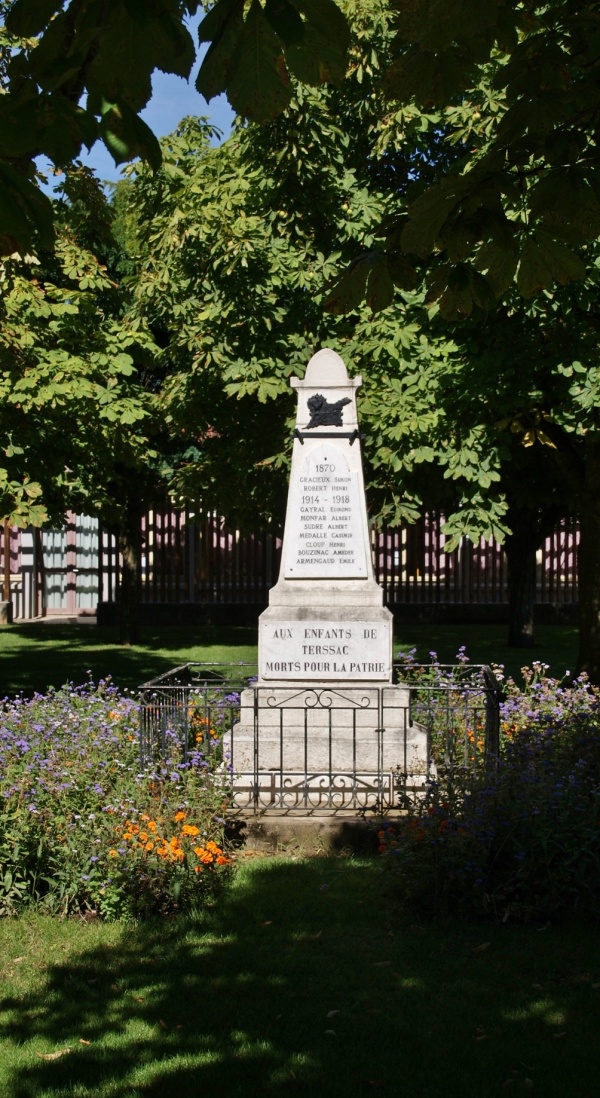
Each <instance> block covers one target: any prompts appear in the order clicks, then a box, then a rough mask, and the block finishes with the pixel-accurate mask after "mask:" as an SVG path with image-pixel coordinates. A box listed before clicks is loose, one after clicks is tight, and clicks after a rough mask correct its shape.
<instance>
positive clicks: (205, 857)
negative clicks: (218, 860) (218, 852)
mask: <svg viewBox="0 0 600 1098" xmlns="http://www.w3.org/2000/svg"><path fill="white" fill-rule="evenodd" d="M200 861H201V862H204V864H205V865H210V863H211V862H212V861H214V855H213V854H211V853H210V850H205V851H204V854H203V855H202V857H201V858H200Z"/></svg>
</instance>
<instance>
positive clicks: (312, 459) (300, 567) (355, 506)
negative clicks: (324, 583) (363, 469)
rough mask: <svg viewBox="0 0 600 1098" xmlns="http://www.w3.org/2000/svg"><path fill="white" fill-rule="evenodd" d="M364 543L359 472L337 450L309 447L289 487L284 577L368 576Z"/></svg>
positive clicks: (352, 577)
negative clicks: (299, 470) (297, 473)
mask: <svg viewBox="0 0 600 1098" xmlns="http://www.w3.org/2000/svg"><path fill="white" fill-rule="evenodd" d="M366 542H367V532H366V531H365V530H364V529H363V523H362V502H361V496H360V488H359V480H358V472H357V470H356V469H351V468H350V467H349V463H348V459H347V458H346V456H345V454H344V453H343V451H342V450H341V449H339V447H337V446H335V445H327V444H325V443H322V444H321V445H319V446H314V447H311V449H310V451H309V453H308V454H307V455H306V458H305V460H304V462H303V465H302V467H301V473H300V475H299V476H297V477H295V479H294V481H293V483H292V485H291V487H290V498H289V503H288V511H287V520H286V555H285V561H284V573H283V574H284V576H285V578H286V579H326V578H341V579H363V578H366V576H367V574H368V573H367V545H366Z"/></svg>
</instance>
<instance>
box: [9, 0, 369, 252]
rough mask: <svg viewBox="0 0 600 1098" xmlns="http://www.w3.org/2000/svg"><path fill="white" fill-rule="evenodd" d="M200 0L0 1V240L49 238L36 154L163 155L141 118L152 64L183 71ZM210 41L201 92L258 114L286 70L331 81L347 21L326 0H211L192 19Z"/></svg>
mask: <svg viewBox="0 0 600 1098" xmlns="http://www.w3.org/2000/svg"><path fill="white" fill-rule="evenodd" d="M203 6H204V5H202V4H201V3H199V0H110V3H106V0H0V16H4V20H3V26H2V27H1V28H0V53H1V60H0V82H1V90H2V94H1V95H0V249H1V252H2V254H11V253H12V252H14V251H17V250H20V251H21V252H23V251H25V250H30V249H31V248H32V246H33V242H34V239H35V240H37V241H39V242H40V243H41V245H42V246H49V245H50V243H51V240H52V207H51V204H50V201H49V200H48V199H47V198H46V196H45V195H43V194H42V192H41V191H40V190H39V188H38V187H37V185H36V181H35V169H34V164H33V161H34V158H35V157H36V156H38V155H39V154H41V153H44V154H45V155H46V156H47V157H48V158H49V159H50V160H51V161H52V162H53V163H54V164H55V165H58V166H61V167H62V166H64V165H66V164H67V163H69V162H70V161H72V160H74V159H75V158H76V157H77V156H78V155H79V153H80V151H81V149H82V147H83V146H84V145H85V146H86V147H87V148H91V146H92V145H93V144H94V142H95V141H96V140H98V139H101V140H103V141H104V143H105V144H106V146H107V147H108V149H109V151H110V152H111V153H112V155H113V157H114V160H115V163H117V164H120V163H123V162H126V161H128V160H132V159H134V158H135V157H142V158H143V159H145V160H146V161H147V162H148V163H149V164H150V165H151V167H153V168H154V169H156V168H158V167H159V165H160V161H161V152H160V146H159V143H158V141H157V139H156V137H155V135H154V134H153V133H152V131H151V130H150V128H149V127H148V126H147V125H146V123H145V122H144V121H143V120H142V119H141V117H140V111H141V110H142V109H143V108H144V107H145V106H146V104H147V102H148V100H149V99H150V96H151V91H152V87H151V77H152V73H153V72H154V71H155V70H156V69H159V70H161V71H163V72H170V73H176V74H177V75H179V76H182V77H186V78H187V77H188V76H189V75H190V72H191V69H192V65H193V63H194V60H195V56H196V49H197V47H196V45H195V43H194V41H193V39H192V37H191V35H190V32H189V30H188V29H187V26H186V18H187V17H189V16H192V15H194V14H195V13H196V12H197V11H198V9H199V8H201V7H203ZM200 43H209V48H208V52H207V53H206V56H205V58H204V61H203V63H202V66H201V68H200V72H199V75H198V79H197V86H198V89H199V91H200V92H202V93H203V94H204V95H205V96H206V97H207V98H209V99H210V98H212V96H214V95H217V94H218V93H219V92H221V91H223V90H225V89H226V90H227V94H228V96H229V99H230V102H231V104H232V106H233V107H234V109H235V110H237V111H238V112H239V113H241V114H243V115H245V116H247V117H255V118H265V117H269V116H271V115H273V114H275V113H277V111H279V110H281V109H283V108H284V107H285V106H286V104H287V103H288V102H289V100H290V96H291V91H290V82H291V77H290V74H291V73H293V74H294V76H296V77H297V78H298V79H300V80H302V81H303V82H304V83H306V84H320V83H322V82H323V81H326V80H334V81H339V80H341V79H342V77H343V76H344V73H345V68H346V51H347V46H348V27H347V24H346V21H345V19H344V17H343V15H342V14H341V12H340V11H339V9H338V8H337V7H336V5H335V3H334V2H333V0H267V2H266V3H265V4H261V3H260V0H251V2H250V3H246V2H245V0H224V2H223V0H218V2H217V3H216V4H215V5H214V6H213V7H212V8H211V10H210V11H209V13H208V15H206V17H205V19H204V20H203V21H202V24H201V28H200Z"/></svg>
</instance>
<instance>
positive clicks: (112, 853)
mask: <svg viewBox="0 0 600 1098" xmlns="http://www.w3.org/2000/svg"><path fill="white" fill-rule="evenodd" d="M108 856H109V858H118V857H119V851H118V850H109V852H108Z"/></svg>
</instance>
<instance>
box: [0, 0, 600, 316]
mask: <svg viewBox="0 0 600 1098" xmlns="http://www.w3.org/2000/svg"><path fill="white" fill-rule="evenodd" d="M0 7H1V8H2V9H3V11H4V13H5V26H4V28H3V30H2V42H1V45H2V56H3V59H2V64H1V66H0V68H1V72H0V78H1V80H2V87H3V92H4V94H3V95H2V96H1V97H0V197H1V201H0V244H1V245H2V248H3V249H4V251H6V252H8V253H10V252H12V251H14V250H15V249H16V248H19V249H21V251H23V250H26V249H31V247H32V242H33V239H34V238H35V239H39V240H41V242H42V243H46V244H48V243H49V239H50V235H51V227H52V217H51V209H50V206H49V203H48V201H47V199H46V198H45V197H44V196H43V195H42V194H41V192H40V191H39V189H38V188H37V186H36V184H35V177H34V170H33V161H32V158H33V157H34V156H35V155H36V154H37V153H40V152H44V153H46V155H47V156H49V158H50V159H51V160H52V161H53V162H54V163H56V164H64V163H66V162H67V161H69V160H71V159H73V158H74V157H76V156H77V155H78V153H79V151H80V149H81V147H82V145H84V144H85V145H87V146H88V147H89V146H91V145H92V144H93V143H94V141H96V140H97V139H98V138H100V139H102V140H104V141H105V143H106V144H107V146H108V148H109V149H110V150H111V152H112V154H113V156H114V157H115V161H116V162H117V163H121V162H125V161H127V160H130V159H132V158H134V157H136V156H141V157H143V158H144V159H145V160H146V161H147V162H148V163H149V164H150V165H151V166H152V167H154V168H157V167H158V165H159V164H160V159H161V153H160V147H159V143H158V142H157V141H156V138H155V137H154V135H153V134H152V133H151V131H150V130H149V129H148V127H147V126H146V125H145V124H144V123H143V122H142V120H141V119H140V117H139V111H140V110H141V109H142V108H143V107H144V106H145V104H146V103H147V101H148V99H149V96H150V91H151V84H150V77H151V74H152V72H153V71H154V70H155V69H162V70H163V71H167V72H175V73H178V74H180V75H182V76H187V75H189V72H190V71H191V67H192V63H193V61H194V57H195V54H196V49H197V48H196V46H195V44H194V42H193V41H192V38H191V36H190V33H189V31H188V29H187V27H186V23H185V20H186V18H187V17H188V16H190V15H193V14H194V13H196V11H197V10H198V9H199V8H203V7H208V8H209V11H208V14H207V15H206V16H205V18H204V19H203V21H202V23H201V24H200V43H201V44H202V48H204V46H205V45H208V51H207V53H206V56H205V57H204V60H203V63H202V66H201V68H200V72H199V75H198V79H197V86H198V88H199V90H200V91H201V92H202V93H203V94H204V95H205V96H206V97H207V98H208V99H210V98H212V96H214V95H217V94H218V93H220V92H223V91H224V92H225V93H226V94H227V96H228V98H229V100H230V102H231V104H232V106H233V107H234V109H235V110H236V111H237V112H238V113H239V114H241V115H243V116H245V117H247V118H253V119H265V118H269V117H272V116H274V115H275V114H277V112H280V111H282V110H283V109H285V107H286V106H287V105H288V104H289V103H290V101H291V97H292V95H293V93H294V87H295V84H296V83H297V82H300V84H301V85H304V86H306V85H313V86H314V85H318V84H320V83H322V82H324V81H330V82H333V83H339V82H340V81H341V80H342V78H343V77H344V74H345V72H346V66H347V49H348V43H349V27H348V20H347V18H346V14H347V9H348V4H347V0H215V2H214V3H213V4H210V3H207V4H206V5H204V4H201V3H199V2H198V0H111V3H110V4H108V5H107V4H106V3H105V2H104V0H70V2H69V0H1V2H0ZM365 8H366V10H368V14H369V16H372V15H373V13H374V12H376V11H378V10H382V9H383V8H385V9H386V10H388V11H390V12H391V15H392V18H393V25H394V29H395V37H394V41H393V43H392V46H391V51H390V53H389V56H388V58H387V60H386V64H385V66H384V69H383V71H382V73H381V79H380V94H381V98H380V106H381V117H382V119H383V118H388V119H391V128H390V133H388V135H387V138H386V135H385V134H382V135H381V140H382V141H384V142H385V141H386V140H387V141H388V143H389V141H390V135H391V134H392V135H395V136H394V138H393V139H395V137H397V136H398V134H397V129H396V126H395V121H396V119H397V118H398V117H399V116H400V115H401V114H402V112H406V111H407V110H408V111H411V110H412V111H413V112H416V113H417V114H420V116H421V117H423V118H424V119H425V125H426V126H428V125H429V124H431V123H432V122H435V124H436V126H437V127H438V130H439V132H440V134H443V136H444V137H445V139H446V141H448V142H451V143H453V144H454V145H455V147H456V149H457V151H458V152H459V153H460V157H459V159H458V161H456V162H455V163H454V166H453V169H452V170H451V171H442V172H439V173H438V176H437V179H435V180H434V181H433V182H432V180H431V173H429V172H427V171H426V170H424V169H425V165H424V164H421V169H422V170H421V171H419V172H416V173H415V178H414V188H413V190H412V192H410V190H409V192H408V193H407V195H406V204H405V206H404V208H403V209H402V211H399V212H398V213H397V215H396V216H395V218H393V219H392V221H388V222H387V223H386V224H385V225H384V226H383V228H382V235H381V237H380V241H379V246H378V247H377V248H376V249H375V250H374V251H373V252H372V253H371V254H370V255H368V256H366V257H364V258H362V259H360V260H358V261H357V262H356V264H355V266H354V267H353V268H352V271H350V272H349V273H348V274H347V275H346V276H345V278H344V279H343V280H342V281H341V282H340V283H339V284H338V285H337V287H336V290H335V291H334V292H333V294H332V295H331V298H330V308H331V309H333V310H341V309H345V308H350V307H352V304H353V301H354V300H355V298H356V296H357V295H358V294H361V293H363V292H365V291H366V292H367V293H368V286H367V283H368V282H369V281H370V280H371V273H372V271H373V270H374V269H376V271H377V272H378V273H377V275H376V276H373V278H374V281H377V279H378V278H379V276H380V274H381V272H382V271H384V272H385V274H384V278H385V280H387V279H388V277H389V279H390V280H391V283H392V284H396V285H398V286H400V288H404V287H405V286H406V284H407V281H408V280H409V279H410V278H411V277H414V276H413V275H411V262H412V264H413V265H416V266H417V267H420V265H421V264H423V263H425V264H426V267H427V274H428V291H429V295H430V299H431V300H436V301H438V302H439V305H440V309H441V311H442V314H443V315H444V316H446V317H447V318H455V317H461V316H467V315H470V313H471V312H472V310H473V309H474V308H475V309H483V310H486V309H488V308H490V307H491V306H492V305H493V304H494V303H495V302H496V301H497V300H498V298H501V297H502V295H503V294H505V293H506V291H507V289H509V288H510V287H511V286H512V285H513V284H515V285H516V287H517V289H518V291H519V293H520V294H522V295H523V296H524V297H526V298H528V297H531V296H532V295H534V294H536V293H537V292H539V291H540V290H543V289H545V288H550V287H552V286H553V285H555V284H559V285H561V284H566V283H568V282H570V281H573V280H578V279H582V278H583V277H584V275H585V272H586V270H588V269H589V267H590V263H591V262H592V260H591V259H590V257H589V256H588V254H587V250H586V249H587V245H588V243H589V242H590V241H591V240H593V239H595V238H596V237H597V236H598V232H599V229H600V194H599V187H600V183H599V163H598V154H597V128H598V119H599V111H600V91H599V87H600V85H599V83H598V79H597V77H598V66H599V65H600V50H599V48H598V44H599V42H600V22H599V20H600V16H599V14H598V12H597V9H596V5H595V4H594V3H593V2H592V0H578V2H576V3H574V2H573V0H543V2H542V0H520V2H518V3H514V4H509V3H506V2H505V0H486V3H479V2H478V0H390V3H389V4H382V3H380V0H368V3H366V4H365ZM394 116H395V117H394ZM401 139H402V138H401V135H400V140H401ZM431 256H436V257H437V260H436V261H435V262H433V263H432V262H431V259H430V258H429V257H431ZM402 257H404V258H402ZM388 298H389V288H388V290H387V291H386V293H385V294H384V295H383V297H381V295H380V294H379V295H375V297H374V299H373V303H374V304H375V305H376V306H379V305H381V304H382V303H385V302H386V301H387V299H388Z"/></svg>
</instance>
